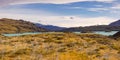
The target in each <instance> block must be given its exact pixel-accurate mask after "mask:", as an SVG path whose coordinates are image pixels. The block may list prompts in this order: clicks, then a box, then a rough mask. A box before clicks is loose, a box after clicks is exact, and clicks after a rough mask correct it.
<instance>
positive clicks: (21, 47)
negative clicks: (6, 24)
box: [0, 33, 120, 60]
mask: <svg viewBox="0 0 120 60" xmlns="http://www.w3.org/2000/svg"><path fill="white" fill-rule="evenodd" d="M119 43H120V39H117V40H115V39H112V38H109V37H107V36H102V35H97V34H74V33H45V34H37V35H26V36H18V37H5V36H2V35H0V60H120V44H119Z"/></svg>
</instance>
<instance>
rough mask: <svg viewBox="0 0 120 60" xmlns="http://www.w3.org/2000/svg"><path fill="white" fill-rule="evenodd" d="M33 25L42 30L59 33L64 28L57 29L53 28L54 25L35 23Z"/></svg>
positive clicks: (57, 27)
mask: <svg viewBox="0 0 120 60" xmlns="http://www.w3.org/2000/svg"><path fill="white" fill-rule="evenodd" d="M35 25H36V26H37V27H42V28H44V29H47V30H49V31H60V30H63V29H65V27H59V26H54V25H43V24H40V23H36V24H35Z"/></svg>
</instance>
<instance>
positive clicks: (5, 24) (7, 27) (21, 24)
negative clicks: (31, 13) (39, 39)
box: [0, 18, 47, 33]
mask: <svg viewBox="0 0 120 60" xmlns="http://www.w3.org/2000/svg"><path fill="white" fill-rule="evenodd" d="M41 31H47V30H46V29H43V28H40V27H37V26H36V25H35V24H34V23H31V22H28V21H24V20H15V19H8V18H3V19H0V33H21V32H41Z"/></svg>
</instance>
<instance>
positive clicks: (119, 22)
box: [109, 20, 120, 26]
mask: <svg viewBox="0 0 120 60" xmlns="http://www.w3.org/2000/svg"><path fill="white" fill-rule="evenodd" d="M109 26H120V20H118V21H115V22H112V23H110V24H109Z"/></svg>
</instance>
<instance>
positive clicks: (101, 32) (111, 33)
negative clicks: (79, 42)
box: [3, 31, 118, 37]
mask: <svg viewBox="0 0 120 60" xmlns="http://www.w3.org/2000/svg"><path fill="white" fill-rule="evenodd" d="M117 32H118V31H111V32H105V31H94V32H93V33H95V34H101V35H105V36H110V35H114V34H115V33H117ZM44 33H55V32H26V33H16V34H3V35H4V36H8V37H12V36H22V35H33V34H44ZM74 33H76V34H81V32H74Z"/></svg>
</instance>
